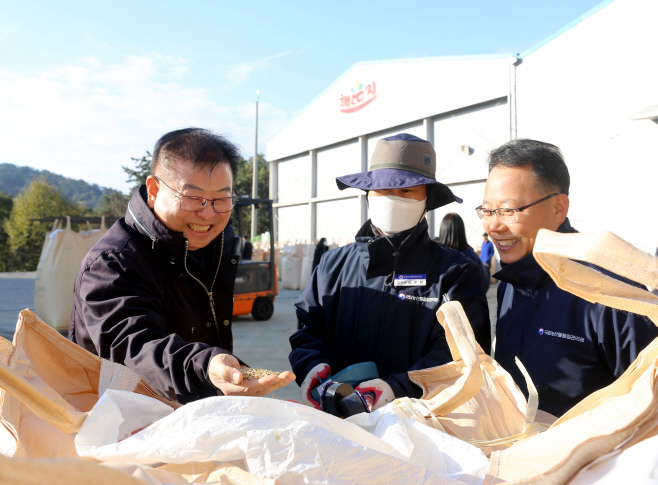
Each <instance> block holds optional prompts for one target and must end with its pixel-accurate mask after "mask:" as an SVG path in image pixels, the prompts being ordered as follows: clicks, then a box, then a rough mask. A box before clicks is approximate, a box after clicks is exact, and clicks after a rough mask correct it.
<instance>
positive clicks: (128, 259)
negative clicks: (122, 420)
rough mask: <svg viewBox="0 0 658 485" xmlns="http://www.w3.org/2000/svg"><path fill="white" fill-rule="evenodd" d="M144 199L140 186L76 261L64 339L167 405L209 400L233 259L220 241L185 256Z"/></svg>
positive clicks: (178, 236) (222, 347)
mask: <svg viewBox="0 0 658 485" xmlns="http://www.w3.org/2000/svg"><path fill="white" fill-rule="evenodd" d="M145 194H146V191H145V186H142V187H140V188H139V189H138V190H136V191H135V193H134V194H133V196H132V199H131V200H130V203H129V205H128V210H127V212H126V216H125V217H124V218H121V219H119V220H118V221H117V222H116V223H115V224H114V225H113V226H112V227H111V228H110V230H109V231H108V232H107V233H106V234H105V236H103V238H102V239H101V240H100V241H99V242H98V244H96V246H94V248H93V249H92V250H91V251H90V252H89V254H87V256H86V257H85V259H84V260H83V262H82V265H81V266H80V271H79V273H78V276H77V278H76V282H75V290H74V298H73V309H72V311H71V322H70V326H69V338H70V339H71V340H72V341H73V342H75V343H77V344H78V345H80V346H81V347H84V348H85V349H87V350H89V351H90V352H92V353H94V354H97V355H99V356H101V357H103V358H104V359H109V360H111V361H113V362H118V363H120V364H124V365H125V366H127V367H129V368H130V369H132V370H133V371H135V372H136V373H137V374H139V375H140V376H142V377H143V378H144V379H146V381H147V382H148V383H149V384H150V385H151V386H152V387H153V388H154V389H155V390H156V391H157V392H158V393H159V394H160V395H162V396H165V397H167V398H169V399H177V400H178V401H179V402H182V403H185V402H189V401H193V400H196V399H200V398H203V397H208V396H215V395H217V389H216V388H215V387H214V386H213V385H212V383H211V382H210V380H209V378H208V374H207V369H208V363H209V362H210V359H211V358H212V357H213V356H215V355H216V354H221V353H230V352H231V351H232V349H233V337H232V334H231V320H232V314H233V284H234V281H235V275H236V272H237V267H238V265H237V262H238V257H237V256H235V255H232V254H226V253H225V252H223V247H222V246H223V244H222V240H223V235H220V236H219V237H218V238H217V239H216V240H215V241H213V242H212V243H211V244H210V245H208V246H207V247H206V248H203V249H199V250H197V251H194V253H191V252H190V254H188V251H187V240H186V239H185V238H184V237H183V234H182V233H180V232H172V231H169V230H168V229H167V228H166V227H165V226H164V225H163V224H162V223H161V222H160V221H158V219H157V218H156V217H155V215H154V214H153V211H152V210H151V209H150V208H149V207H148V205H147V204H146V198H145ZM222 253H223V254H222ZM192 254H194V257H193V256H192ZM220 259H221V262H220ZM195 264H196V267H195V266H194V265H195ZM191 267H192V268H191ZM215 274H217V276H216V281H215V284H214V287H213V291H212V294H209V291H208V290H209V289H210V286H211V284H212V281H213V278H214V277H215ZM193 275H194V276H193ZM206 288H208V290H206Z"/></svg>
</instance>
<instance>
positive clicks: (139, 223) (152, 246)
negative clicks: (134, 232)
mask: <svg viewBox="0 0 658 485" xmlns="http://www.w3.org/2000/svg"><path fill="white" fill-rule="evenodd" d="M128 212H130V215H131V216H132V217H133V219H135V222H136V223H137V225H138V226H139V227H140V228H141V229H142V231H144V232H145V233H146V235H147V236H148V237H150V238H151V249H155V243H157V242H158V238H157V237H155V236H154V235H153V234H152V233H151V231H149V230H148V229H146V227H144V224H142V222H141V221H140V220H139V219H138V218H137V216H136V215H135V213H134V212H133V209H132V207H130V203H128ZM158 247H159V246H158Z"/></svg>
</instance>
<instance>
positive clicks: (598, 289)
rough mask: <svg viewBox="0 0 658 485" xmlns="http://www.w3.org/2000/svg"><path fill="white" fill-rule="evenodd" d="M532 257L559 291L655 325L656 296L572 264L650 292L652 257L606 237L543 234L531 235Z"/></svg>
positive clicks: (656, 268)
mask: <svg viewBox="0 0 658 485" xmlns="http://www.w3.org/2000/svg"><path fill="white" fill-rule="evenodd" d="M533 255H534V256H535V259H536V260H537V263H539V265H540V266H541V267H542V268H543V269H544V271H546V272H547V273H548V274H549V276H550V277H551V278H552V279H553V281H555V283H556V284H557V286H558V287H559V288H561V289H563V290H565V291H568V292H569V293H573V294H574V295H576V296H578V297H580V298H583V299H585V300H587V301H589V302H592V303H600V304H602V305H605V306H609V307H612V308H616V309H618V310H624V311H627V312H632V313H637V314H639V315H644V316H647V317H649V318H650V319H651V320H652V321H653V322H654V323H655V324H656V325H658V296H656V295H654V294H653V293H651V292H649V291H647V290H643V289H641V288H637V287H635V286H632V285H629V284H627V283H624V282H622V281H619V280H617V279H615V278H612V277H610V276H607V275H604V274H602V273H600V272H599V271H596V270H595V269H593V268H590V267H588V266H585V265H583V264H580V263H578V262H576V261H585V262H587V263H592V264H595V265H596V266H599V267H601V268H603V269H606V270H608V271H612V272H613V273H615V274H618V275H620V276H623V277H625V278H628V279H630V280H633V281H636V282H638V283H642V284H644V285H646V286H650V287H652V288H656V287H658V258H656V257H655V256H651V255H650V254H647V253H645V252H643V251H640V250H639V249H637V248H635V247H633V246H632V245H631V244H629V243H627V242H626V241H624V240H623V239H621V238H619V237H617V236H615V235H614V234H613V233H611V232H596V233H585V234H582V233H576V234H563V233H558V232H553V231H548V230H546V229H541V230H540V231H539V233H538V234H537V239H536V241H535V246H534V249H533ZM573 260H575V261H573Z"/></svg>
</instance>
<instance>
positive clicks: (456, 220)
mask: <svg viewBox="0 0 658 485" xmlns="http://www.w3.org/2000/svg"><path fill="white" fill-rule="evenodd" d="M437 242H438V243H439V244H443V245H444V246H447V247H449V248H452V249H456V250H457V251H463V250H464V249H466V248H467V247H468V242H467V241H466V229H465V228H464V220H463V219H462V218H461V216H460V215H459V214H456V213H454V212H451V213H450V214H446V215H445V217H444V218H443V220H442V221H441V227H440V228H439V237H438V240H437Z"/></svg>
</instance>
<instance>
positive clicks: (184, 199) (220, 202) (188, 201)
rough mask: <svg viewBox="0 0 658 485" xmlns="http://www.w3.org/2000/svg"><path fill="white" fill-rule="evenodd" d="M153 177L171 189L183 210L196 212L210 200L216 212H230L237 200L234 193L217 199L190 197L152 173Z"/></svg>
mask: <svg viewBox="0 0 658 485" xmlns="http://www.w3.org/2000/svg"><path fill="white" fill-rule="evenodd" d="M154 177H155V178H156V179H157V180H158V182H162V184H163V185H164V186H165V187H167V188H168V189H169V190H171V191H172V192H173V193H174V195H175V196H176V198H178V200H179V201H180V208H181V209H183V210H184V211H185V212H198V211H200V210H202V209H203V208H204V207H205V206H206V204H208V202H210V205H211V207H212V208H213V210H214V211H215V212H217V213H222V212H231V210H232V209H233V207H235V203H236V202H237V200H238V198H237V197H236V196H235V194H234V195H232V196H231V197H219V198H217V199H206V198H204V197H190V196H189V195H183V194H181V193H179V192H178V191H176V190H174V189H172V188H171V187H169V186H168V185H167V184H166V183H165V182H164V181H163V180H162V179H161V178H160V177H158V176H157V175H154Z"/></svg>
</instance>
